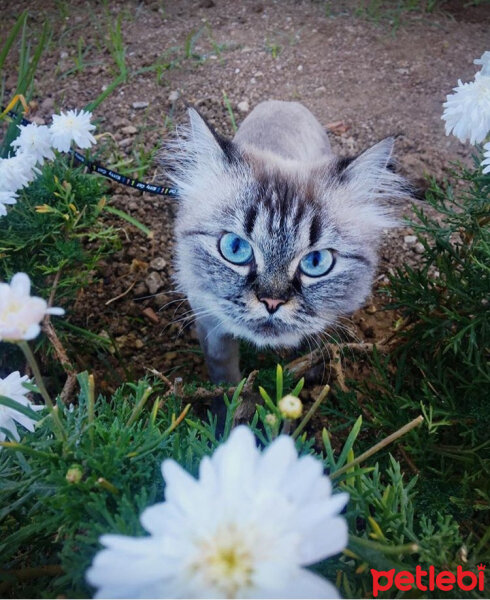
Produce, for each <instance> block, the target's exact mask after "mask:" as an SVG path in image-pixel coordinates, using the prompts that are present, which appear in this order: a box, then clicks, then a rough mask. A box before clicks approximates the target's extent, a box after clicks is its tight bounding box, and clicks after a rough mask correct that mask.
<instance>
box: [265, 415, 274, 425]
mask: <svg viewBox="0 0 490 600" xmlns="http://www.w3.org/2000/svg"><path fill="white" fill-rule="evenodd" d="M265 422H266V423H267V425H270V426H271V427H274V426H275V425H276V424H277V417H276V415H273V414H272V413H268V414H267V415H265Z"/></svg>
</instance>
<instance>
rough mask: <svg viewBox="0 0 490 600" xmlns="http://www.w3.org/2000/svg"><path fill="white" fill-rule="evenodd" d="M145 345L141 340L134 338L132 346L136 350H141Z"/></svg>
mask: <svg viewBox="0 0 490 600" xmlns="http://www.w3.org/2000/svg"><path fill="white" fill-rule="evenodd" d="M144 345H145V343H144V342H143V341H142V340H135V342H134V347H135V348H137V349H138V350H141V348H143V347H144Z"/></svg>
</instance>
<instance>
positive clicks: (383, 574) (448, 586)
mask: <svg viewBox="0 0 490 600" xmlns="http://www.w3.org/2000/svg"><path fill="white" fill-rule="evenodd" d="M371 575H372V577H373V596H374V597H375V598H377V597H378V594H379V592H386V591H387V590H389V589H390V588H391V587H393V585H394V586H395V588H396V589H397V590H400V591H402V592H408V591H409V590H411V589H412V587H414V586H415V588H417V589H418V590H420V591H422V592H426V591H427V590H430V591H431V592H433V591H434V590H436V589H437V590H441V591H442V592H450V591H451V590H452V589H454V586H455V585H456V586H457V587H458V588H459V589H460V590H463V591H464V592H469V591H471V590H474V589H475V588H476V587H477V586H478V589H479V590H480V592H483V590H484V588H485V565H478V574H476V573H473V571H464V570H463V567H461V566H460V565H458V568H457V569H456V573H452V572H451V571H440V572H439V573H437V574H436V572H435V569H434V567H429V568H428V570H427V571H424V570H423V569H422V567H421V566H420V565H417V567H416V569H415V574H414V573H411V572H410V571H399V572H398V573H396V574H395V569H390V570H389V571H377V570H376V569H371Z"/></svg>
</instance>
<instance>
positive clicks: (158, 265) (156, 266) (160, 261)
mask: <svg viewBox="0 0 490 600" xmlns="http://www.w3.org/2000/svg"><path fill="white" fill-rule="evenodd" d="M166 266H167V261H166V260H165V259H164V258H162V257H161V256H157V258H154V259H153V260H152V261H151V262H150V267H151V268H152V269H153V270H154V271H163V269H165V267H166Z"/></svg>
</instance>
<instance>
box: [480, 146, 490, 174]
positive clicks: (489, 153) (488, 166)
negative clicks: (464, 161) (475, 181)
mask: <svg viewBox="0 0 490 600" xmlns="http://www.w3.org/2000/svg"><path fill="white" fill-rule="evenodd" d="M483 150H484V152H483V160H482V163H481V166H482V167H483V173H484V174H486V173H490V142H488V143H487V144H485V145H484V146H483Z"/></svg>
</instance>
